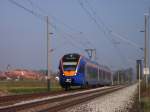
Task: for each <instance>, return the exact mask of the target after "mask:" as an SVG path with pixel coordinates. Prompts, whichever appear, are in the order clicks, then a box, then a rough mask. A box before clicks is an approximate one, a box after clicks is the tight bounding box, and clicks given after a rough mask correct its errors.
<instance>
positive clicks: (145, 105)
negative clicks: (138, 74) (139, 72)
mask: <svg viewBox="0 0 150 112" xmlns="http://www.w3.org/2000/svg"><path fill="white" fill-rule="evenodd" d="M141 93H142V97H141V108H142V110H143V112H150V84H149V86H148V88H146V87H145V84H144V83H142V89H141Z"/></svg>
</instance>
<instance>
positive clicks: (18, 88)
mask: <svg viewBox="0 0 150 112" xmlns="http://www.w3.org/2000/svg"><path fill="white" fill-rule="evenodd" d="M59 90H61V87H60V86H59V84H58V82H56V81H51V91H59ZM0 91H1V92H4V93H8V94H28V93H40V92H46V91H47V81H39V80H20V81H0Z"/></svg>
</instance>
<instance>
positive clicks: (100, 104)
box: [61, 84, 137, 112]
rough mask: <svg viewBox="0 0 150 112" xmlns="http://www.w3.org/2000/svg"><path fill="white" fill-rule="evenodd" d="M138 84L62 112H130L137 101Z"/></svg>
mask: <svg viewBox="0 0 150 112" xmlns="http://www.w3.org/2000/svg"><path fill="white" fill-rule="evenodd" d="M136 93H137V84H134V85H132V86H129V87H126V88H124V89H121V90H118V91H115V92H113V93H110V94H106V95H104V96H101V97H98V98H95V99H93V100H90V101H88V102H85V103H82V104H79V105H75V106H73V107H71V108H67V109H65V110H63V111H61V112H68V111H69V112H129V111H130V110H131V109H132V106H133V104H134V101H135V96H136Z"/></svg>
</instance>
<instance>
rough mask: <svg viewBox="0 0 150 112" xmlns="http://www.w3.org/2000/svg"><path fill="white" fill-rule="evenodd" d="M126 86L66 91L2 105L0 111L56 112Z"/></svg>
mask: <svg viewBox="0 0 150 112" xmlns="http://www.w3.org/2000/svg"><path fill="white" fill-rule="evenodd" d="M124 87H126V86H112V87H106V88H96V89H90V90H85V91H78V92H72V93H64V94H61V95H54V96H51V97H46V98H41V99H36V100H31V101H26V102H21V103H16V104H14V105H9V106H4V107H0V112H16V111H18V112H27V111H32V112H34V111H36V112H37V111H38V112H56V111H59V110H62V109H65V108H68V107H70V106H73V105H75V104H79V103H82V102H85V101H88V100H90V99H93V98H96V97H99V96H102V95H105V94H108V93H111V92H113V91H116V90H119V89H122V88H124Z"/></svg>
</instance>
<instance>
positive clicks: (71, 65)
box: [63, 62, 77, 71]
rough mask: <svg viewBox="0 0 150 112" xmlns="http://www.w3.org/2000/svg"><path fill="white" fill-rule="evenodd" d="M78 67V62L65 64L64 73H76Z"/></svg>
mask: <svg viewBox="0 0 150 112" xmlns="http://www.w3.org/2000/svg"><path fill="white" fill-rule="evenodd" d="M76 67H77V62H63V68H64V71H72V70H73V71H75V70H76Z"/></svg>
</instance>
